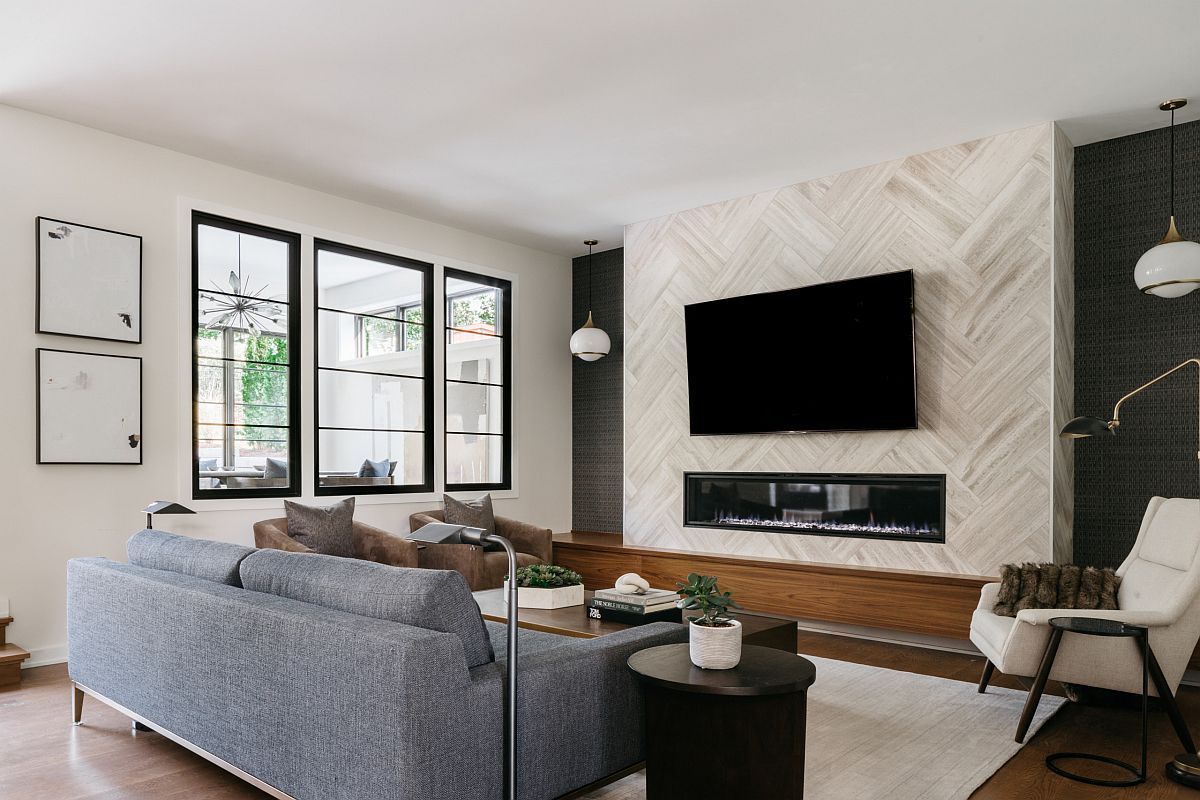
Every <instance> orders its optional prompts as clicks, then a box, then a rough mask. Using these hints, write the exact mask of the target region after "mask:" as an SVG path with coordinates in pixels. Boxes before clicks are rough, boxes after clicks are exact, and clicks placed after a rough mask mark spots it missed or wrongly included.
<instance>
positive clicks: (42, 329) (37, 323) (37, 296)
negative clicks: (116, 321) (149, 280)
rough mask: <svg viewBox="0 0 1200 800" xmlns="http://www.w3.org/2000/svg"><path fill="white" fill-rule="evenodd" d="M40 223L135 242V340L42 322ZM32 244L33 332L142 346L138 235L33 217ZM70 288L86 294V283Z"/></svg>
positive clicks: (129, 322)
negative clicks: (34, 269)
mask: <svg viewBox="0 0 1200 800" xmlns="http://www.w3.org/2000/svg"><path fill="white" fill-rule="evenodd" d="M43 223H55V224H57V225H59V226H60V227H66V228H70V229H76V228H82V229H86V230H89V231H96V232H97V233H101V234H108V235H111V236H120V237H126V238H129V239H133V240H136V242H137V281H136V287H137V311H136V312H135V313H136V315H137V316H136V318H135V319H136V321H137V336H136V337H120V336H99V335H95V334H94V333H86V332H80V331H71V330H55V329H54V328H53V327H52V326H49V325H47V324H45V323H44V321H43V311H44V309H45V307H46V306H47V305H48V304H49V301H48V299H47V298H44V297H43V292H44V290H45V289H46V286H45V284H46V281H45V280H44V277H43V274H42V273H43V271H44V270H45V267H44V265H43V255H44V253H43V242H42V238H43V237H42V224H43ZM48 234H49V232H48ZM34 243H35V246H34V252H35V256H36V257H35V262H36V281H35V283H36V287H35V290H34V308H35V310H34V332H35V333H41V334H47V335H51V336H70V337H73V338H76V339H91V340H93V341H103V342H121V343H124V344H141V343H142V338H143V327H144V326H143V318H142V306H143V301H142V258H143V248H142V237H141V236H139V235H137V234H135V233H125V232H124V231H116V230H111V229H109V228H100V227H97V226H95V225H84V224H83V223H80V222H68V221H66V220H61V219H57V218H54V217H44V216H38V217H35V218H34ZM72 286H73V288H76V289H79V290H81V291H87V284H86V283H74V282H73V283H72ZM117 316H118V318H120V317H121V316H122V315H121V314H117ZM125 324H126V325H128V326H129V327H130V328H132V327H133V325H132V322H131V321H129V320H125Z"/></svg>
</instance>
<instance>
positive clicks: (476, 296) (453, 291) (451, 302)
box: [446, 277, 504, 341]
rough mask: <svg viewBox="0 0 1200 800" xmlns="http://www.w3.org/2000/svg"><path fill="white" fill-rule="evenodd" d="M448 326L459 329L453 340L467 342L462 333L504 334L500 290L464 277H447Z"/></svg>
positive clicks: (467, 336)
mask: <svg viewBox="0 0 1200 800" xmlns="http://www.w3.org/2000/svg"><path fill="white" fill-rule="evenodd" d="M446 308H447V312H446V326H447V327H449V328H458V329H460V330H459V331H455V332H453V333H454V337H453V338H452V339H451V341H468V340H469V339H470V338H471V337H470V335H469V334H468V333H463V332H462V331H473V332H476V333H478V334H490V335H497V334H501V335H502V334H503V333H504V331H503V330H502V325H503V321H502V320H501V319H500V290H499V289H496V288H495V287H492V286H486V285H484V284H482V283H474V282H472V281H469V280H464V279H462V278H449V277H448V278H446Z"/></svg>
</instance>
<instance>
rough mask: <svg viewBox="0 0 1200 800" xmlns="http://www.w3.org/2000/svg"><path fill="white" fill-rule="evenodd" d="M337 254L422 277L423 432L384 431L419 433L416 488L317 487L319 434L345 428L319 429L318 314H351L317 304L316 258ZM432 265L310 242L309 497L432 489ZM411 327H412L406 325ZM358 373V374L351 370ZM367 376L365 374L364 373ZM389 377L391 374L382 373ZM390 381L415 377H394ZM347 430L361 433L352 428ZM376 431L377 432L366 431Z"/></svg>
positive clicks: (326, 241)
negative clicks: (419, 471) (419, 475)
mask: <svg viewBox="0 0 1200 800" xmlns="http://www.w3.org/2000/svg"><path fill="white" fill-rule="evenodd" d="M322 251H324V252H329V253H340V254H342V255H347V256H352V257H354V258H363V259H367V260H370V261H378V262H380V263H383V264H392V265H394V266H397V267H403V268H404V269H411V270H416V271H419V272H421V273H422V291H421V307H422V309H423V312H424V313H423V318H424V320H425V322H423V323H422V324H421V329H422V332H423V337H422V353H421V363H422V373H423V375H422V376H421V380H422V381H423V383H424V386H423V387H422V388H423V393H422V397H423V403H424V411H425V413H424V417H425V429H424V430H420V431H418V430H399V431H391V430H389V431H387V432H389V433H390V432H396V433H421V434H423V435H424V437H425V439H424V443H425V447H424V454H423V459H424V461H423V470H422V474H423V475H424V477H425V480H424V481H422V482H421V483H419V484H415V483H412V484H388V485H385V486H357V485H345V486H322V485H321V431H322V430H347V429H345V428H335V427H330V426H322V425H321V371H322V370H326V369H332V368H330V367H322V366H321V354H320V346H321V345H320V335H321V320H320V316H321V312H322V311H326V312H335V313H351V312H346V311H344V310H342V309H335V308H328V307H325V306H322V305H321V303H320V287H319V285H318V284H319V281H320V266H319V264H318V258H319V253H320V252H322ZM433 280H434V274H433V264H430V263H428V262H426V261H418V260H417V259H413V258H407V257H405V256H398V255H393V254H391V253H382V252H380V251H378V250H369V249H367V248H363V247H355V246H353V245H348V244H342V243H340V242H335V241H331V240H329V239H321V238H314V239H313V302H312V305H313V343H314V344H313V354H312V367H313V461H314V463H315V464H316V469H315V470H314V472H313V493H314V494H315V495H317V496H325V497H328V496H344V495H360V494H361V495H366V494H419V493H425V492H432V491H433V487H434V474H433V465H434V458H433V456H434V441H435V433H434V431H435V428H434V424H433V422H434V420H433V414H434V408H433V383H434V374H433V351H434V340H433V328H434V326H433ZM408 324H412V323H408ZM351 371H355V372H361V371H360V370H351ZM367 374H369V373H367ZM385 374H387V375H389V376H391V373H385ZM394 377H408V378H413V377H415V376H412V375H407V376H402V375H397V376H394ZM349 430H364V429H359V428H353V429H349ZM366 430H372V431H374V430H377V429H366Z"/></svg>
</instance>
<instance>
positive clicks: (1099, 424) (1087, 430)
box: [1058, 358, 1200, 788]
mask: <svg viewBox="0 0 1200 800" xmlns="http://www.w3.org/2000/svg"><path fill="white" fill-rule="evenodd" d="M1189 364H1194V365H1196V366H1197V367H1200V359H1197V358H1189V359H1188V360H1187V361H1184V362H1183V363H1182V364H1177V365H1176V366H1174V367H1171V368H1170V369H1169V370H1167V371H1166V372H1164V373H1163V374H1162V375H1159V376H1158V377H1157V378H1154V379H1153V380H1150V381H1147V382H1146V383H1144V384H1142V385H1141V386H1139V387H1138V388H1136V389H1134V390H1133V391H1132V392H1130V393H1129V394H1127V395H1125V396H1124V397H1122V398H1121V399H1120V400H1118V401H1117V404H1116V405H1115V406H1113V411H1112V419H1110V420H1107V421H1105V420H1102V419H1099V418H1097V417H1076V418H1075V419H1073V420H1071V421H1070V422H1068V423H1067V424H1066V425H1064V426H1063V429H1062V430H1061V431H1060V432H1059V434H1058V435H1059V436H1061V437H1063V438H1064V439H1087V438H1089V437H1091V436H1099V435H1101V434H1105V433H1107V434H1116V432H1117V428H1118V427H1120V425H1121V422H1120V416H1121V404H1122V403H1124V402H1125V401H1126V400H1128V399H1129V398H1131V397H1133V396H1134V395H1135V394H1138V393H1139V392H1141V391H1143V390H1145V389H1148V388H1150V387H1151V386H1153V385H1154V384H1156V383H1158V382H1159V381H1161V380H1162V379H1163V378H1166V377H1168V376H1170V375H1174V374H1175V373H1176V372H1179V370H1181V369H1183V368H1184V367H1186V366H1187V365H1189ZM1196 458H1197V459H1198V460H1200V442H1197V446H1196ZM1198 469H1200V468H1198ZM1197 475H1198V476H1200V472H1198V473H1197ZM1168 691H1169V689H1168ZM1172 721H1173V722H1174V720H1172ZM1179 722H1180V723H1182V719H1180V720H1179ZM1184 730H1185V731H1186V727H1185V728H1184ZM1180 738H1181V739H1182V738H1183V737H1182V736H1181V737H1180ZM1189 738H1190V737H1189ZM1184 746H1185V747H1187V746H1189V745H1187V744H1186V743H1185V744H1184ZM1143 747H1144V745H1143ZM1144 755H1145V754H1144V753H1143V756H1144ZM1166 772H1167V777H1168V778H1170V779H1171V780H1173V781H1176V782H1178V783H1182V784H1184V785H1186V786H1191V787H1193V788H1200V756H1197V755H1196V754H1195V753H1181V754H1179V755H1177V756H1175V759H1174V760H1173V761H1172V762H1171V763H1169V764H1167V767H1166Z"/></svg>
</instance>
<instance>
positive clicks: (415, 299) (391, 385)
mask: <svg viewBox="0 0 1200 800" xmlns="http://www.w3.org/2000/svg"><path fill="white" fill-rule="evenodd" d="M315 263H316V277H317V296H316V305H317V313H316V318H317V330H316V342H317V380H316V394H317V493H318V494H358V493H366V492H370V493H375V492H402V491H428V490H429V489H432V488H433V487H432V480H433V476H432V464H433V436H432V431H431V430H430V426H431V425H432V421H431V417H430V416H429V414H428V407H429V405H430V404H431V403H432V398H431V392H432V389H431V386H430V384H429V381H428V379H427V377H426V376H427V375H428V374H429V372H430V367H429V362H430V359H431V357H432V356H431V352H430V349H431V348H430V347H429V346H427V342H428V334H427V332H426V329H425V325H424V322H425V319H426V317H427V313H428V308H429V306H430V303H431V302H432V299H431V297H430V291H431V288H432V285H431V283H430V281H431V275H432V266H431V265H429V264H425V263H422V262H419V261H412V260H410V259H406V258H400V257H398V256H392V255H387V254H384V253H376V252H373V251H369V250H363V249H360V248H355V247H349V246H346V245H341V244H336V243H334V242H327V241H320V240H319V241H317V242H316V254H315Z"/></svg>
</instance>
